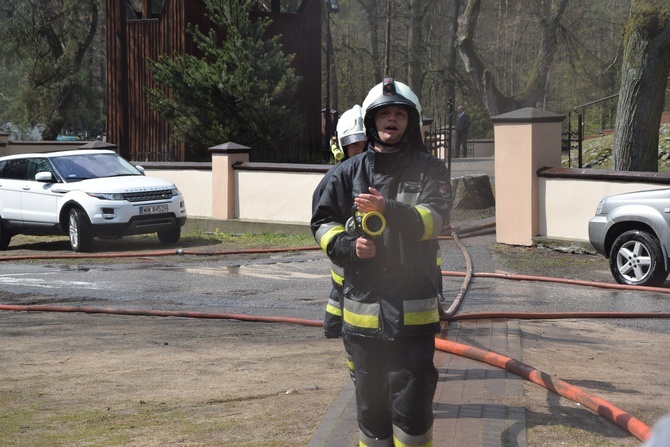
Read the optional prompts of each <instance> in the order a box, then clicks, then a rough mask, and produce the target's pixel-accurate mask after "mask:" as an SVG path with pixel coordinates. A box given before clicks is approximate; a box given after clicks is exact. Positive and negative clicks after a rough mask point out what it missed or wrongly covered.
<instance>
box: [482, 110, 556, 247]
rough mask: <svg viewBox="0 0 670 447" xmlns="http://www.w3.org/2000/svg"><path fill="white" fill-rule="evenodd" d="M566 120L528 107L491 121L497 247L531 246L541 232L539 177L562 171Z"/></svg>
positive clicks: (498, 116)
mask: <svg viewBox="0 0 670 447" xmlns="http://www.w3.org/2000/svg"><path fill="white" fill-rule="evenodd" d="M564 119H565V116H564V115H559V114H557V113H553V112H547V111H544V110H540V109H535V108H532V107H527V108H524V109H519V110H515V111H513V112H509V113H503V114H502V115H497V116H494V117H492V118H491V122H493V131H494V138H495V143H494V144H495V150H494V152H495V157H494V160H495V196H496V242H499V243H503V244H513V245H526V246H530V245H533V237H534V236H537V234H538V232H539V227H540V225H539V221H540V219H539V213H540V207H539V205H540V202H539V201H540V194H539V181H538V177H537V171H538V170H539V169H540V168H542V167H545V166H550V167H559V166H561V126H562V123H563V120H564Z"/></svg>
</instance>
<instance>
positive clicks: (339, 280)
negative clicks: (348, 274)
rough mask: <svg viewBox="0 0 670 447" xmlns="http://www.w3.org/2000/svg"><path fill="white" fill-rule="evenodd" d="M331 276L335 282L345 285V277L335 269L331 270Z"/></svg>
mask: <svg viewBox="0 0 670 447" xmlns="http://www.w3.org/2000/svg"><path fill="white" fill-rule="evenodd" d="M330 277H331V279H332V280H333V281H334V282H335V283H337V284H339V285H343V284H344V277H343V276H340V275H338V274H337V273H335V271H334V270H331V271H330Z"/></svg>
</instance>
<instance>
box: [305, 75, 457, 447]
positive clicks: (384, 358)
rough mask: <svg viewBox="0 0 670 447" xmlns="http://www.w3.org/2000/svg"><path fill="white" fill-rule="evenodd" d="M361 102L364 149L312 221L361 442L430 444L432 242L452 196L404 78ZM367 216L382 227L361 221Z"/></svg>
mask: <svg viewBox="0 0 670 447" xmlns="http://www.w3.org/2000/svg"><path fill="white" fill-rule="evenodd" d="M363 109H364V124H365V128H366V131H367V135H368V144H367V146H366V150H365V151H364V152H363V154H361V155H359V156H357V157H354V158H352V159H349V160H346V161H344V162H342V163H340V164H339V165H338V166H337V167H336V168H335V169H334V171H333V173H332V175H331V177H330V180H329V181H328V183H327V184H326V185H325V188H324V190H323V192H322V194H321V197H320V199H319V202H318V203H317V205H316V207H315V209H314V212H313V216H312V220H311V228H312V232H313V233H314V236H315V238H316V240H317V242H318V243H319V245H320V246H321V248H322V249H323V250H324V251H325V253H326V254H327V255H328V256H329V257H330V259H331V260H332V261H334V262H335V263H337V264H339V265H342V266H343V267H344V283H343V291H344V305H343V327H342V334H343V338H344V342H345V347H346V348H347V349H348V350H349V351H350V354H351V355H352V358H353V364H354V368H355V377H356V380H355V384H356V405H357V414H358V425H359V439H360V445H361V446H368V447H378V446H384V447H386V446H389V447H390V446H393V445H399V446H423V447H429V446H432V426H433V411H432V402H433V397H434V394H435V387H436V385H437V379H438V373H437V369H436V368H435V365H434V363H433V356H434V353H435V334H436V333H438V332H439V331H440V324H439V318H440V303H439V294H440V293H439V292H440V285H439V284H438V277H437V275H436V274H435V270H436V264H435V263H436V259H438V256H437V252H436V250H437V247H438V244H436V243H435V239H436V238H437V236H438V235H439V234H440V232H441V231H442V229H443V226H444V224H445V222H446V220H447V218H448V215H449V208H450V206H451V203H452V199H451V184H450V179H449V173H448V171H447V168H446V166H445V164H444V163H443V162H441V161H440V160H438V159H437V158H435V157H433V156H432V155H429V154H428V153H427V151H426V150H425V147H424V146H423V142H422V140H421V114H420V104H419V100H418V98H417V97H416V95H415V94H414V93H413V92H412V91H411V90H410V89H409V87H407V86H406V85H405V84H402V83H400V82H395V81H394V80H393V79H391V78H387V79H385V80H384V82H382V83H381V84H379V85H377V86H375V87H374V88H373V89H372V90H371V91H370V93H369V94H368V96H367V98H366V99H365V101H364V103H363ZM373 215H374V216H381V218H378V219H375V220H373V222H377V223H378V222H382V225H369V224H368V225H367V228H366V223H365V222H366V219H367V218H368V217H369V216H373ZM368 220H370V219H368ZM370 227H373V228H370ZM373 230H374V231H373Z"/></svg>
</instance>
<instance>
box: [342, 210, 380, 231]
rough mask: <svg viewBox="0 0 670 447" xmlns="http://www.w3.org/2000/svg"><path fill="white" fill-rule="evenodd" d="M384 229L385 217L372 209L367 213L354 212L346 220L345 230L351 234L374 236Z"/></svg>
mask: <svg viewBox="0 0 670 447" xmlns="http://www.w3.org/2000/svg"><path fill="white" fill-rule="evenodd" d="M385 229H386V219H385V218H384V215H383V214H382V213H379V212H377V211H372V212H369V213H361V212H360V211H356V212H354V215H353V216H352V217H350V218H349V220H347V223H346V230H347V233H349V234H350V235H352V236H362V237H367V238H375V237H377V236H379V235H380V234H382V233H383V232H384V230H385Z"/></svg>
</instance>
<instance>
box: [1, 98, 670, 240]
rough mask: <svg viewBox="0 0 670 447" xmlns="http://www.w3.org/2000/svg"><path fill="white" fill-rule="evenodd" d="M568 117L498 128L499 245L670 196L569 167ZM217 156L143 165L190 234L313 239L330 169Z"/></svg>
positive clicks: (547, 235) (622, 178) (664, 181)
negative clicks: (642, 198)
mask: <svg viewBox="0 0 670 447" xmlns="http://www.w3.org/2000/svg"><path fill="white" fill-rule="evenodd" d="M564 118H565V117H564V116H563V115H559V114H555V113H552V112H547V111H543V110H539V109H534V108H525V109H520V110H517V111H513V112H510V113H506V114H503V115H498V116H496V117H493V118H492V119H491V121H492V122H493V125H494V142H495V147H494V152H495V155H494V165H495V175H494V177H495V196H496V240H497V242H499V243H504V244H511V245H524V246H531V245H534V244H536V243H537V241H538V240H541V239H551V240H556V241H565V243H568V244H569V243H570V242H573V241H574V242H577V243H584V242H586V243H588V221H589V219H591V217H593V215H594V214H595V210H596V207H597V205H598V203H599V202H600V200H601V199H602V198H603V197H605V196H608V195H612V194H618V193H623V192H632V191H643V190H649V189H661V188H668V187H670V173H658V172H619V171H606V170H594V169H578V168H561V167H560V166H561V131H562V130H561V129H562V122H563V120H564ZM1 136H2V135H0V137H1ZM0 143H2V141H1V139H0ZM68 143H70V142H68ZM11 144H12V143H11V142H9V145H11ZM9 145H8V144H7V143H6V140H5V144H4V146H3V144H0V155H7V152H6V151H5V149H6V148H7V147H8V146H9ZM86 146H88V148H90V147H91V146H93V147H95V145H91V144H88V145H86ZM75 147H79V148H83V147H84V146H76V145H75ZM72 148H73V147H72V145H71V144H68V145H67V147H66V145H64V144H61V143H60V142H59V143H56V144H51V145H50V144H48V143H44V142H42V143H41V144H40V145H39V147H38V148H37V149H39V150H35V148H34V147H31V149H32V152H45V151H48V150H65V149H72ZM210 151H211V153H212V162H211V163H184V162H134V163H135V164H139V165H141V166H142V167H144V169H145V173H146V175H149V176H153V177H158V178H163V179H166V180H170V181H172V182H174V183H175V184H176V185H177V186H178V187H179V189H180V190H181V191H182V193H183V194H184V198H185V201H186V208H187V212H188V215H189V219H188V221H187V225H188V226H189V227H191V228H195V229H200V230H202V231H216V230H217V229H218V230H219V231H222V232H229V231H234V232H239V231H255V232H276V231H282V232H285V233H295V232H301V233H304V232H309V220H310V216H311V202H312V193H313V191H314V189H315V188H316V186H317V185H318V183H319V181H321V179H322V178H323V175H324V174H325V173H326V172H327V171H328V169H329V168H330V167H331V166H329V165H310V164H286V163H251V162H249V154H250V152H251V151H252V149H251V148H248V147H245V146H241V145H239V144H236V143H225V144H222V145H219V146H215V147H213V148H210Z"/></svg>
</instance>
